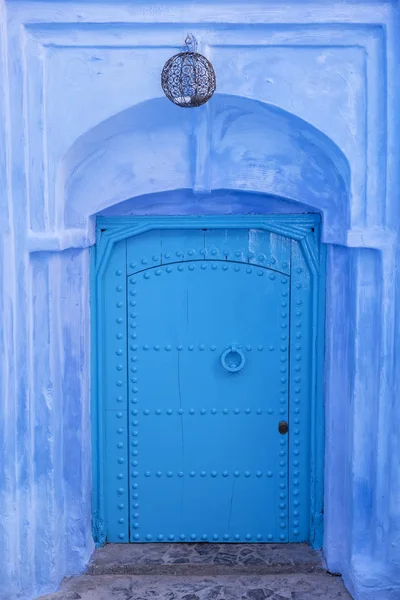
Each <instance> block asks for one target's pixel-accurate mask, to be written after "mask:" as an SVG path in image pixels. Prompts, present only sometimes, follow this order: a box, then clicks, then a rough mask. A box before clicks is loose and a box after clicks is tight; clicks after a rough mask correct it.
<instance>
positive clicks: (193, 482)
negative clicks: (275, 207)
mask: <svg viewBox="0 0 400 600" xmlns="http://www.w3.org/2000/svg"><path fill="white" fill-rule="evenodd" d="M258 235H259V237H258V238H257V239H256V240H254V239H253V240H249V232H248V231H236V232H232V231H212V230H211V231H207V232H204V231H190V232H185V231H179V230H177V231H169V232H150V233H148V234H146V235H145V236H142V240H141V242H140V243H138V242H139V238H138V240H134V239H133V240H132V241H130V240H128V251H127V254H128V260H127V264H128V267H127V269H128V278H127V295H128V298H129V302H128V305H129V309H128V347H129V348H128V350H129V351H128V370H129V406H130V411H129V413H130V416H129V440H130V444H129V447H130V450H129V454H130V456H129V468H130V482H131V483H130V498H129V501H130V539H131V541H139V542H144V541H160V542H162V541H176V542H179V541H207V542H221V541H227V542H235V541H241V542H244V541H248V542H251V541H252V542H255V541H263V542H268V541H280V542H282V541H286V540H287V539H288V435H286V434H285V433H280V431H279V423H280V422H281V421H288V360H289V351H288V348H289V339H288V336H289V308H288V302H289V289H290V241H289V240H287V239H286V238H283V237H282V236H278V235H275V234H270V233H268V232H259V234H258ZM254 247H255V248H256V252H254ZM252 248H253V250H252Z"/></svg>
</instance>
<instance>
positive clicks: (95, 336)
mask: <svg viewBox="0 0 400 600" xmlns="http://www.w3.org/2000/svg"><path fill="white" fill-rule="evenodd" d="M207 228H209V229H259V230H265V231H269V232H272V233H277V234H280V235H282V236H285V237H287V238H290V239H292V240H295V241H297V242H298V246H299V248H300V249H301V252H302V256H303V259H304V260H305V262H306V264H307V267H308V270H309V274H310V292H308V293H309V294H310V302H311V311H310V314H309V318H310V320H311V323H312V327H311V331H310V332H309V336H310V337H309V339H308V341H309V343H310V344H311V346H310V347H311V353H310V363H309V368H308V376H309V377H310V378H311V380H310V399H309V407H310V424H309V425H310V441H309V453H310V454H309V466H310V488H309V501H310V510H309V515H310V517H309V539H308V541H309V543H310V544H311V545H312V546H313V547H314V548H321V547H322V541H323V487H324V419H325V416H324V389H323V384H324V351H325V344H324V341H325V284H326V274H325V270H326V269H325V265H326V251H325V245H324V244H322V243H321V239H320V238H321V217H320V215H317V214H291V215H280V214H278V215H261V216H246V215H244V216H241V215H240V216H236V215H235V216H229V215H225V216H165V217H164V216H161V217H159V216H157V217H135V216H133V217H131V216H126V217H125V216H124V217H98V218H97V222H96V244H95V245H94V246H92V247H91V249H90V250H91V253H90V261H91V265H90V270H91V281H90V285H91V289H90V307H91V417H92V464H93V485H92V531H93V538H94V541H95V543H96V545H97V546H101V545H103V544H105V543H106V541H107V520H106V510H105V498H104V496H105V472H104V465H105V458H104V443H103V441H104V427H105V423H104V421H105V419H104V394H103V392H104V390H103V389H102V388H103V380H102V373H103V370H102V361H103V360H104V358H103V354H102V353H101V352H99V348H101V347H102V342H103V338H104V323H105V315H104V310H103V307H102V299H103V294H104V281H105V279H104V278H105V273H106V269H107V266H108V264H109V262H110V259H111V255H112V252H113V248H114V244H116V243H117V242H120V241H121V240H124V239H127V238H130V237H133V236H138V235H140V234H142V233H145V232H147V231H151V230H155V229H207ZM294 280H295V269H294V268H293V266H292V272H291V282H292V284H291V285H292V286H293V284H294ZM293 368H294V366H293V364H292V361H291V366H290V373H289V377H290V380H291V379H293V373H292V369H293ZM290 380H289V406H290V390H291V385H290ZM289 418H290V414H289ZM289 443H290V441H289ZM121 489H122V488H121ZM121 493H122V492H121ZM128 521H129V519H128ZM120 541H121V542H127V541H129V535H128V536H125V535H124V534H121V535H120Z"/></svg>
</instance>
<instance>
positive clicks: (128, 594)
mask: <svg viewBox="0 0 400 600" xmlns="http://www.w3.org/2000/svg"><path fill="white" fill-rule="evenodd" d="M267 598H268V599H269V600H311V599H314V600H336V599H341V600H349V599H350V598H351V596H350V595H349V594H348V593H347V592H346V590H345V588H344V585H343V582H342V580H341V579H340V577H332V576H331V575H328V574H322V573H300V574H295V575H276V574H275V575H263V576H259V575H258V576H255V575H254V576H250V577H245V576H241V575H217V576H209V577H196V576H184V577H182V576H181V577H176V576H171V575H162V576H158V577H152V576H151V575H142V576H140V577H135V576H133V575H97V576H95V577H93V576H92V575H83V576H81V577H76V578H73V579H70V580H66V581H65V582H64V585H63V588H62V591H60V592H57V593H56V594H49V595H48V596H42V599H41V600H265V599H267Z"/></svg>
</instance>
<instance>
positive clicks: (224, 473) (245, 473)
mask: <svg viewBox="0 0 400 600" xmlns="http://www.w3.org/2000/svg"><path fill="white" fill-rule="evenodd" d="M187 475H189V477H196V476H200V477H207V475H210V476H211V477H218V475H222V477H229V476H232V475H233V477H241V476H244V477H251V476H252V475H253V476H254V475H255V476H256V477H273V473H272V471H266V472H265V473H263V471H255V472H254V473H252V472H251V471H243V473H241V472H240V471H232V473H229V471H226V470H225V471H221V472H218V471H210V472H209V473H207V471H199V472H198V473H196V471H188V472H187V473H186V476H187ZM139 476H140V473H139V471H132V477H133V478H136V477H139ZM144 476H145V477H152V476H156V477H163V476H166V477H174V476H178V477H185V473H184V472H183V471H177V472H176V473H174V472H173V471H166V472H165V473H163V472H162V471H155V472H154V473H152V471H144ZM279 476H280V477H281V478H283V477H285V476H286V471H280V472H279Z"/></svg>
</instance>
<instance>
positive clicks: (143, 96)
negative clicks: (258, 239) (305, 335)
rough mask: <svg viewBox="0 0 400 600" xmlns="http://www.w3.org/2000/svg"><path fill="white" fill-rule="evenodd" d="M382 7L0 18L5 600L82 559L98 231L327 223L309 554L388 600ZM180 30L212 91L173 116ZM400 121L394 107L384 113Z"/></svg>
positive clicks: (151, 9) (392, 222)
mask: <svg viewBox="0 0 400 600" xmlns="http://www.w3.org/2000/svg"><path fill="white" fill-rule="evenodd" d="M399 19H400V13H399V6H398V4H397V2H387V3H383V2H381V3H375V2H368V1H366V2H355V1H354V2H352V3H351V2H339V3H331V2H328V1H323V2H316V3H314V4H313V3H309V2H297V1H292V2H276V3H275V4H274V3H273V2H268V1H263V2H261V1H259V2H255V1H251V2H242V3H240V2H237V1H233V2H227V1H225V0H219V1H216V2H211V0H209V1H204V2H203V1H201V0H199V1H197V2H183V1H180V0H175V1H172V2H166V1H164V0H160V1H159V2H157V3H151V2H144V1H143V2H135V3H132V2H124V1H122V0H121V1H118V2H111V1H110V2H107V1H101V0H98V1H97V2H96V1H94V0H93V1H90V0H87V1H86V2H85V1H81V2H74V1H68V0H64V1H62V0H58V1H56V0H53V1H48V2H47V1H19V0H8V1H6V0H0V181H1V192H0V211H1V212H0V215H1V218H0V230H1V238H0V292H1V293H0V389H1V392H0V394H1V399H2V402H1V410H0V443H1V468H0V597H1V598H4V599H7V600H15V599H17V598H21V599H26V600H28V599H31V598H35V597H36V596H37V595H39V594H41V593H45V592H46V591H52V590H54V589H55V588H56V587H57V586H58V584H59V582H60V581H61V579H62V578H63V577H64V576H65V575H69V574H72V573H77V572H80V571H81V570H82V569H83V568H84V566H85V564H86V562H87V560H88V558H89V556H90V554H91V552H92V550H93V541H92V534H91V444H90V431H91V423H90V305H89V273H90V261H89V248H90V246H91V245H92V244H93V243H94V242H95V239H94V219H95V215H97V214H108V215H111V214H119V215H121V214H150V215H155V214H245V213H260V214H262V213H269V212H304V211H314V212H320V213H321V214H322V218H323V241H324V242H325V243H326V244H327V257H328V260H327V318H326V356H325V394H324V395H325V411H326V420H325V429H326V453H325V505H324V514H323V515H321V519H323V521H324V532H325V533H324V542H323V548H324V553H325V557H326V559H327V562H328V567H329V568H330V570H331V571H334V572H340V573H342V574H343V577H344V580H345V583H346V585H347V586H348V588H349V590H350V591H351V592H352V594H353V595H354V597H355V598H356V599H362V600H364V599H366V600H392V599H395V598H399V597H400V464H399V456H400V436H399V430H400V427H399V425H400V408H399V402H398V397H399V393H398V392H399V375H398V373H399V352H398V342H397V344H396V340H398V339H399V334H400V331H399V321H398V317H397V315H398V314H399V292H398V290H399V286H398V274H397V271H396V265H397V263H398V228H399V214H400V212H399V194H398V189H399V178H400V168H399V166H400V165H399V151H398V146H399V145H398V135H399V131H400V127H399V111H398V106H399V98H400V95H399V81H400V76H399V75H400V73H399V70H400V69H399V64H400V60H399V58H400V52H399V41H398V40H399V38H400V35H399V34H400V32H399V28H400V21H399ZM188 32H191V33H193V34H194V35H195V36H196V37H197V39H198V41H199V51H200V52H202V53H203V54H205V55H206V56H207V57H208V58H209V59H210V60H211V61H212V62H213V65H214V68H215V71H216V74H217V93H216V94H215V96H214V97H213V98H212V100H211V101H210V102H209V103H208V104H206V105H205V106H203V107H201V108H199V109H196V110H186V111H184V110H182V109H179V108H177V107H175V106H173V105H172V104H171V103H169V102H168V100H167V99H166V98H164V97H163V94H162V90H161V88H160V73H161V69H162V66H163V65H164V63H165V61H166V60H167V59H168V58H169V57H170V56H171V55H172V54H174V53H175V52H176V51H177V50H178V49H179V47H180V46H181V44H182V42H183V40H184V38H185V36H186V34H187V33H188ZM396 107H397V108H396Z"/></svg>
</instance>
